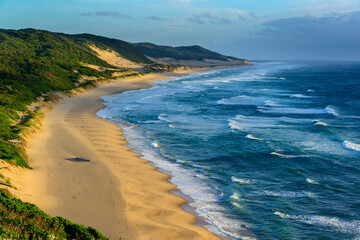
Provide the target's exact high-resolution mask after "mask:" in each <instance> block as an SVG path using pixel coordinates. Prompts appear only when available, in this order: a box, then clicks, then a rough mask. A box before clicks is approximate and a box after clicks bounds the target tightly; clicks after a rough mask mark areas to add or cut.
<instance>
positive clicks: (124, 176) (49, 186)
mask: <svg viewBox="0 0 360 240" xmlns="http://www.w3.org/2000/svg"><path fill="white" fill-rule="evenodd" d="M221 68H227V66H223V67H221ZM230 68H231V66H230ZM216 69H219V68H210V69H205V68H204V69H197V71H193V70H191V71H186V72H181V73H166V74H151V75H148V76H145V77H141V78H136V79H126V80H117V81H114V82H111V83H108V84H102V85H100V86H99V87H96V88H94V89H91V90H88V91H86V92H85V93H82V94H81V95H79V96H75V97H72V98H65V99H62V100H61V101H60V102H58V103H57V104H55V106H54V108H53V110H52V111H51V112H49V113H47V114H46V116H45V120H44V121H43V126H42V130H41V131H39V132H37V133H35V134H34V136H32V137H31V139H30V140H29V144H28V146H27V153H28V155H29V159H30V165H31V166H32V167H33V168H34V170H16V171H15V170H14V171H13V173H14V175H15V176H16V177H13V182H14V185H16V186H18V188H19V189H20V191H16V192H14V195H15V196H17V197H19V198H21V199H22V200H24V201H28V202H31V203H34V204H36V205H37V206H39V207H40V208H41V209H42V210H44V211H46V212H47V213H49V214H50V215H53V216H55V215H60V216H63V217H65V218H68V219H69V220H72V221H74V222H77V223H80V224H83V225H86V226H92V227H95V228H97V229H98V230H99V231H100V232H102V233H103V234H104V235H105V236H108V237H109V239H119V237H122V239H150V238H153V239H219V238H218V237H217V236H215V234H214V233H212V232H210V231H208V230H207V229H206V228H205V227H199V226H198V224H197V217H196V216H195V215H194V214H191V213H189V212H187V211H185V210H184V208H183V207H182V205H183V204H185V203H186V202H187V201H186V200H185V199H184V198H182V197H180V196H177V194H175V193H174V192H173V191H178V189H177V187H176V186H175V185H174V184H172V183H171V182H170V181H169V178H170V177H171V176H169V175H167V174H165V173H162V172H161V171H159V170H158V168H157V167H154V166H152V165H151V164H144V163H149V161H147V160H144V159H142V158H140V154H137V153H135V152H133V151H132V150H133V149H132V148H130V147H128V146H126V145H127V144H128V142H127V140H126V139H125V137H124V136H123V132H122V129H121V128H120V127H119V126H118V125H117V124H115V123H111V122H109V121H107V120H105V119H102V118H100V117H98V116H96V115H95V114H96V112H98V111H99V110H100V109H102V108H104V107H105V105H104V104H103V102H104V101H103V100H102V99H100V97H101V96H105V95H112V94H117V93H121V92H124V91H129V90H138V89H143V88H150V87H152V83H153V82H154V81H159V80H164V79H169V78H171V77H179V76H183V75H188V74H195V73H200V72H206V71H211V70H216ZM48 159H52V161H48ZM81 159H89V160H90V162H87V161H81ZM79 160H80V161H79ZM104 175H105V176H107V177H106V178H104V177H103V176H104ZM150 179H151V181H150Z"/></svg>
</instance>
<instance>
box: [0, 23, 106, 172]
mask: <svg viewBox="0 0 360 240" xmlns="http://www.w3.org/2000/svg"><path fill="white" fill-rule="evenodd" d="M88 45H89V42H88V41H86V40H81V39H73V38H68V37H66V36H64V35H63V34H57V33H51V32H47V31H40V30H35V29H24V30H19V31H15V30H0V56H1V57H0V159H3V160H6V161H10V162H13V163H16V164H17V165H20V166H25V167H26V166H28V165H27V163H26V161H25V158H24V155H23V154H22V153H21V150H20V148H19V147H18V146H15V145H13V144H11V143H10V141H11V140H14V139H18V138H19V134H20V133H21V131H22V130H23V129H26V127H28V126H27V125H26V124H27V123H28V121H23V119H22V120H20V117H19V115H18V113H19V112H26V111H27V107H28V105H29V104H31V103H32V102H34V101H36V99H37V98H38V97H39V96H42V95H44V94H45V93H47V92H51V91H59V90H60V91H64V90H70V89H74V88H75V87H76V86H77V85H79V84H78V80H79V78H80V76H81V75H88V76H95V77H103V78H110V77H111V73H112V72H111V71H108V72H100V71H97V70H94V69H90V68H87V67H85V66H83V64H82V63H88V64H94V65H97V66H102V67H112V66H111V65H109V64H108V63H106V62H104V61H102V60H101V59H99V58H98V57H97V56H96V55H95V54H93V53H92V50H91V49H90V48H89V47H88ZM74 70H76V71H74ZM80 85H81V84H80ZM29 116H30V117H32V116H31V115H29ZM17 122H20V123H18V124H16V123H17Z"/></svg>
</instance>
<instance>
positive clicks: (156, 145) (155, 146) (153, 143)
mask: <svg viewBox="0 0 360 240" xmlns="http://www.w3.org/2000/svg"><path fill="white" fill-rule="evenodd" d="M151 146H153V147H154V148H158V147H159V143H158V142H157V141H154V142H152V143H151Z"/></svg>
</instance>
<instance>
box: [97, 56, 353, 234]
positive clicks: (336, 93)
mask: <svg viewBox="0 0 360 240" xmlns="http://www.w3.org/2000/svg"><path fill="white" fill-rule="evenodd" d="M103 99H104V100H105V101H106V108H104V109H103V110H100V111H99V112H98V113H97V114H98V115H99V116H101V117H103V118H105V119H107V120H109V121H114V122H117V123H119V125H120V126H121V127H122V128H123V130H124V133H125V136H126V138H127V139H128V142H129V146H130V147H132V148H133V149H134V151H136V152H138V153H141V154H142V155H143V156H144V158H145V159H147V160H150V161H151V162H152V163H151V164H153V165H155V166H158V167H159V168H160V169H161V170H162V171H163V172H165V173H168V174H170V175H171V176H172V178H171V182H173V183H174V184H175V185H177V186H178V188H179V190H180V191H181V192H182V193H183V194H185V195H187V196H189V197H190V198H191V199H192V201H190V202H189V205H190V206H192V207H193V208H194V209H195V211H196V212H197V214H198V215H199V216H201V217H202V218H204V219H205V221H206V227H207V228H208V229H209V230H211V231H213V232H215V233H217V234H219V235H220V236H224V237H225V236H226V237H227V238H230V239H359V238H360V63H356V62H355V63H354V62H353V63H351V62H255V64H254V65H253V66H246V67H241V68H232V69H223V70H214V71H210V72H205V73H200V74H195V75H188V76H184V77H179V78H172V79H169V80H163V81H158V82H155V83H154V86H153V87H152V88H150V89H142V90H136V91H128V92H124V93H121V94H116V95H111V96H104V97H103ZM121 123H126V124H125V125H124V124H121Z"/></svg>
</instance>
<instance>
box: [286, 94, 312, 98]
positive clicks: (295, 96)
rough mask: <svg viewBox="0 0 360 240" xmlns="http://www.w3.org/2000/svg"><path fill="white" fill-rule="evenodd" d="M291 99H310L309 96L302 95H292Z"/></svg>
mask: <svg viewBox="0 0 360 240" xmlns="http://www.w3.org/2000/svg"><path fill="white" fill-rule="evenodd" d="M290 97H291V98H311V97H310V96H306V95H302V94H293V95H291V96H290Z"/></svg>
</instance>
